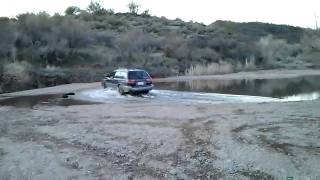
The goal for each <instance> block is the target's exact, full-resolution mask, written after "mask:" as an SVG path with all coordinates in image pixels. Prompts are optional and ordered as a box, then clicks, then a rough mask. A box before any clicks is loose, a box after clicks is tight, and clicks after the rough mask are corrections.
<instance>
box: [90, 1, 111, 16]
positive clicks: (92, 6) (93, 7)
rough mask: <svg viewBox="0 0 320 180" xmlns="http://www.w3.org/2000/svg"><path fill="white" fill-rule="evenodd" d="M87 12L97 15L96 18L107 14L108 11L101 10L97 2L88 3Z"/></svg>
mask: <svg viewBox="0 0 320 180" xmlns="http://www.w3.org/2000/svg"><path fill="white" fill-rule="evenodd" d="M87 10H88V11H89V13H91V14H94V15H98V16H101V15H106V14H108V11H107V10H106V9H105V8H103V7H102V6H101V4H100V3H99V2H94V1H91V2H90V4H89V6H88V8H87Z"/></svg>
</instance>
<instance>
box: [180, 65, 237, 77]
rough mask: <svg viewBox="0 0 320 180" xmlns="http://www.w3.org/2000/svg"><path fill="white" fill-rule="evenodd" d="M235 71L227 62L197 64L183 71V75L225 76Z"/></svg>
mask: <svg viewBox="0 0 320 180" xmlns="http://www.w3.org/2000/svg"><path fill="white" fill-rule="evenodd" d="M234 71H235V67H234V66H233V65H232V64H230V63H227V62H220V63H211V64H208V65H204V64H197V65H194V66H191V67H190V68H189V69H187V70H186V71H185V75H188V76H194V75H213V74H227V73H232V72H234Z"/></svg>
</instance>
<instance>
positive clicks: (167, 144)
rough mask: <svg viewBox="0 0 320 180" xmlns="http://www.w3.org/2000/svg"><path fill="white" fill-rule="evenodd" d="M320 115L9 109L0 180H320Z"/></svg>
mask: <svg viewBox="0 0 320 180" xmlns="http://www.w3.org/2000/svg"><path fill="white" fill-rule="evenodd" d="M69 86H72V85H69ZM95 86H96V84H90V85H88V86H87V87H86V85H84V84H82V85H79V87H78V88H75V89H78V90H79V89H86V88H92V87H95ZM64 88H65V87H64V86H61V87H59V88H51V89H49V90H48V89H45V90H43V91H44V92H45V93H61V90H62V89H64ZM66 89H68V88H66ZM37 91H38V92H37V93H41V92H42V91H41V90H37ZM30 92H31V93H32V92H34V91H28V92H27V94H28V93H30ZM24 93H25V92H24ZM24 93H23V92H20V93H18V94H19V95H23V94H24ZM37 93H35V92H34V94H33V95H35V94H37ZM12 95H14V94H12ZM25 95H26V94H25ZM6 96H8V95H6ZM3 98H5V97H4V96H3ZM319 107H320V101H319V100H315V101H303V102H268V103H236V104H233V103H225V104H208V103H181V102H170V103H167V102H165V101H153V100H152V99H151V100H148V101H136V100H132V101H122V103H114V102H105V103H103V104H90V105H74V106H59V105H55V104H50V103H48V104H40V105H35V106H33V107H32V108H17V107H10V106H0V176H1V178H0V179H286V178H290V177H293V178H294V179H308V178H309V179H316V178H317V177H318V178H319V176H320V164H319V161H320V141H319V139H320V111H319Z"/></svg>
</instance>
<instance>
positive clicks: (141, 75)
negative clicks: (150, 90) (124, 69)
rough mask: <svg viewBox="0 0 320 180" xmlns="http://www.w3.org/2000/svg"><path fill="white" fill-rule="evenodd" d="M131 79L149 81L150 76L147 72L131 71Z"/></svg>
mask: <svg viewBox="0 0 320 180" xmlns="http://www.w3.org/2000/svg"><path fill="white" fill-rule="evenodd" d="M128 75H129V79H147V78H149V75H148V74H147V73H146V72H145V71H129V74H128Z"/></svg>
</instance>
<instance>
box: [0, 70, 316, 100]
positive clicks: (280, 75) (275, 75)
mask: <svg viewBox="0 0 320 180" xmlns="http://www.w3.org/2000/svg"><path fill="white" fill-rule="evenodd" d="M303 76H320V69H319V70H311V69H308V70H259V71H250V72H238V73H231V74H222V75H202V76H176V77H167V78H155V79H153V81H154V82H156V83H158V82H160V83H161V82H179V81H188V80H241V79H286V78H296V77H303ZM98 87H101V84H100V82H92V83H71V84H63V85H58V86H52V87H45V88H39V89H30V90H24V91H17V92H11V93H4V94H0V98H5V97H15V96H32V95H42V94H63V93H69V92H76V91H80V90H85V89H92V88H98Z"/></svg>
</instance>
